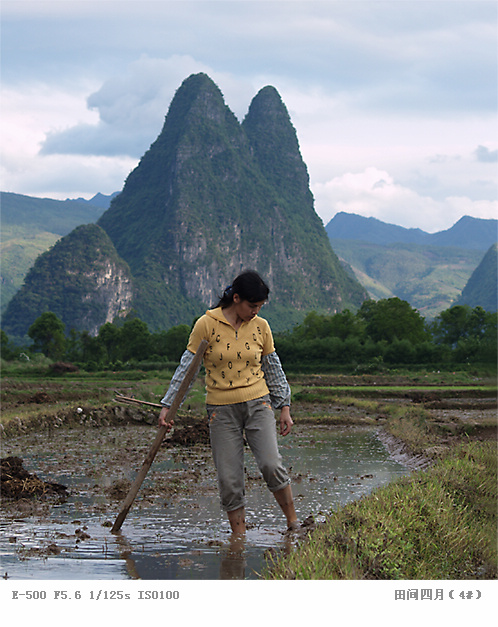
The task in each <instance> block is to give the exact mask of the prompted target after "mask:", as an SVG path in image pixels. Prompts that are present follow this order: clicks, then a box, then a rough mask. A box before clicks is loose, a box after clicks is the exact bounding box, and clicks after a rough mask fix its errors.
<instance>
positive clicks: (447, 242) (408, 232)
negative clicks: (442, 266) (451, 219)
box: [325, 212, 498, 250]
mask: <svg viewBox="0 0 498 627" xmlns="http://www.w3.org/2000/svg"><path fill="white" fill-rule="evenodd" d="M325 230H326V232H327V235H328V236H329V238H330V239H331V240H335V239H341V240H355V241H363V242H370V243H372V244H381V245H387V244H395V243H396V244H398V243H399V244H419V245H426V246H452V247H458V248H467V249H473V250H487V249H488V248H489V247H490V246H491V245H492V244H494V243H495V242H496V241H497V239H498V220H492V219H490V220H486V219H482V218H472V217H470V216H463V217H462V218H460V220H458V222H456V223H455V224H454V225H453V226H452V227H451V228H449V229H447V230H445V231H439V232H438V233H426V232H425V231H423V230H421V229H408V228H405V227H402V226H397V225H394V224H388V223H386V222H382V221H381V220H378V219H377V218H365V217H364V216H360V215H357V214H353V213H345V212H340V213H337V214H336V215H335V216H334V217H333V218H332V220H330V222H328V223H327V225H326V226H325Z"/></svg>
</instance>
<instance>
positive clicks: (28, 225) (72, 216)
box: [0, 192, 110, 239]
mask: <svg viewBox="0 0 498 627" xmlns="http://www.w3.org/2000/svg"><path fill="white" fill-rule="evenodd" d="M108 198H109V197H106V196H104V195H103V194H97V195H96V196H94V198H93V199H91V200H84V199H83V198H78V199H77V200H71V199H69V198H68V199H66V200H53V199H51V198H36V197H34V196H25V195H23V194H14V193H11V192H0V205H1V209H2V213H1V216H2V232H5V229H6V228H8V227H12V226H16V227H22V228H23V229H25V230H28V229H31V230H32V229H37V230H39V231H45V232H49V233H56V234H57V235H66V234H67V233H69V232H70V231H71V230H72V229H74V228H75V227H77V226H79V225H80V224H88V223H91V222H96V221H97V220H98V219H99V218H100V216H101V215H102V213H103V212H104V211H105V209H106V208H107V207H108V206H109V202H110V200H107V201H106V202H105V199H108ZM94 199H97V202H92V201H93V200H94ZM2 239H3V238H2Z"/></svg>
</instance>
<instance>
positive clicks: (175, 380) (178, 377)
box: [161, 350, 201, 407]
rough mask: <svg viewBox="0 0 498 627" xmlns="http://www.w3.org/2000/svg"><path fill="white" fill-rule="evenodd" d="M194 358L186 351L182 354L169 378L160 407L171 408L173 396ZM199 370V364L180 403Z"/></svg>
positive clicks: (192, 354)
mask: <svg viewBox="0 0 498 627" xmlns="http://www.w3.org/2000/svg"><path fill="white" fill-rule="evenodd" d="M194 356H195V355H194V353H191V352H190V351H189V350H186V351H185V352H184V353H183V355H182V358H181V360H180V365H179V366H178V368H177V369H176V370H175V373H174V374H173V376H172V378H171V381H170V384H169V387H168V391H167V392H166V394H165V395H164V398H163V399H162V400H161V405H163V406H164V407H171V405H172V404H173V400H174V398H175V396H176V395H177V393H178V390H179V389H180V385H181V383H182V381H183V379H184V378H185V375H186V374H187V370H188V369H189V366H190V364H191V363H192V362H193V360H194ZM200 369H201V364H199V368H198V369H197V372H196V373H195V377H194V378H193V379H192V383H191V384H190V385H189V388H188V390H187V392H186V393H185V396H184V397H183V398H182V403H183V401H184V400H185V397H186V396H187V394H188V392H189V390H190V388H191V387H192V385H193V383H194V381H195V378H196V377H197V375H198V374H199V370H200Z"/></svg>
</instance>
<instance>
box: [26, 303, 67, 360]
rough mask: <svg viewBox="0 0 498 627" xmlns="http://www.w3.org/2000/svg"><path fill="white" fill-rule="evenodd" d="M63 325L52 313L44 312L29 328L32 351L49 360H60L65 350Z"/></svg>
mask: <svg viewBox="0 0 498 627" xmlns="http://www.w3.org/2000/svg"><path fill="white" fill-rule="evenodd" d="M64 328H65V325H64V323H63V322H62V320H60V319H59V318H58V317H57V316H56V315H55V314H54V313H52V312H51V311H46V312H45V313H42V315H41V316H40V317H38V318H37V319H36V320H35V321H34V322H33V324H32V325H31V326H30V327H29V330H28V336H29V337H30V338H31V339H32V340H33V343H34V349H35V350H37V351H41V352H42V353H43V354H44V355H45V356H46V357H50V358H51V359H62V357H63V356H64V351H65V348H66V338H65V336H64Z"/></svg>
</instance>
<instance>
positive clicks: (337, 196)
mask: <svg viewBox="0 0 498 627" xmlns="http://www.w3.org/2000/svg"><path fill="white" fill-rule="evenodd" d="M497 7H498V4H497V2H496V1H495V0H486V1H480V0H468V1H462V2H460V1H458V0H387V1H382V0H338V1H335V0H326V1H315V0H307V1H297V0H296V1H292V0H291V1H289V0H282V1H278V0H277V1H272V0H262V1H254V0H252V1H246V0H228V1H225V0H196V1H190V0H178V1H169V0H139V1H136V0H97V1H93V0H71V1H69V0H59V1H55V2H53V1H51V0H30V1H24V0H2V68H1V70H2V74H1V77H2V94H1V95H2V111H1V113H2V125H1V138H0V139H1V145H2V157H1V189H2V190H4V191H11V192H16V193H20V194H27V195H32V196H40V197H50V198H58V199H64V198H77V197H84V198H90V197H92V196H93V195H95V194H96V193H97V192H102V193H104V194H110V193H112V192H114V191H117V190H120V189H121V188H122V186H123V183H124V180H125V178H126V176H127V175H128V174H129V172H130V171H131V170H132V169H133V168H134V167H135V166H136V164H137V163H138V161H139V159H140V157H141V156H142V155H143V153H144V152H145V151H146V150H147V149H148V147H149V146H150V144H151V143H152V142H153V141H154V139H155V138H156V137H157V135H158V134H159V132H160V130H161V128H162V125H163V122H164V117H165V115H166V113H167V110H168V107H169V104H170V102H171V99H172V97H173V95H174V93H175V91H176V89H177V88H178V87H179V86H180V84H181V82H182V81H183V80H184V79H185V78H186V77H187V76H189V75H190V74H192V73H195V72H199V71H203V72H206V73H207V74H208V75H209V76H210V77H211V78H212V79H213V80H214V81H215V83H216V84H217V85H218V86H219V88H220V89H221V91H222V92H223V94H224V97H225V102H226V104H227V105H228V106H229V107H230V108H231V109H232V111H233V112H234V113H235V114H236V115H237V117H238V118H239V120H242V119H243V117H244V115H245V114H246V112H247V109H248V107H249V104H250V101H251V99H252V98H253V97H254V95H255V94H256V93H257V91H258V90H259V89H261V88H262V87H264V86H265V85H268V84H270V85H273V86H274V87H276V89H277V90H278V91H279V93H280V95H281V96H282V99H283V101H284V103H285V104H286V106H287V108H288V110H289V113H290V116H291V119H292V122H293V124H294V127H295V128H296V131H297V135H298V139H299V142H300V147H301V152H302V155H303V158H304V160H305V162H306V164H307V166H308V171H309V174H310V180H311V189H312V191H313V194H314V196H315V207H316V211H317V213H318V214H319V215H320V217H321V218H322V220H323V222H324V223H325V224H327V223H328V221H329V220H330V219H331V218H332V217H333V216H334V215H335V214H336V213H337V212H338V211H346V212H350V213H357V214H361V215H364V216H373V217H376V218H379V219H380V220H383V221H385V222H390V223H393V224H399V225H402V226H405V227H419V228H422V229H424V230H426V231H429V232H435V231H439V230H443V229H446V228H449V227H451V226H452V225H453V224H454V223H455V222H456V221H457V220H458V219H459V218H460V217H462V216H464V215H470V216H475V217H481V218H491V217H492V218H496V217H497V216H498V211H497V209H498V200H497V196H498V195H497V167H498V131H497V128H498V125H497Z"/></svg>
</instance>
